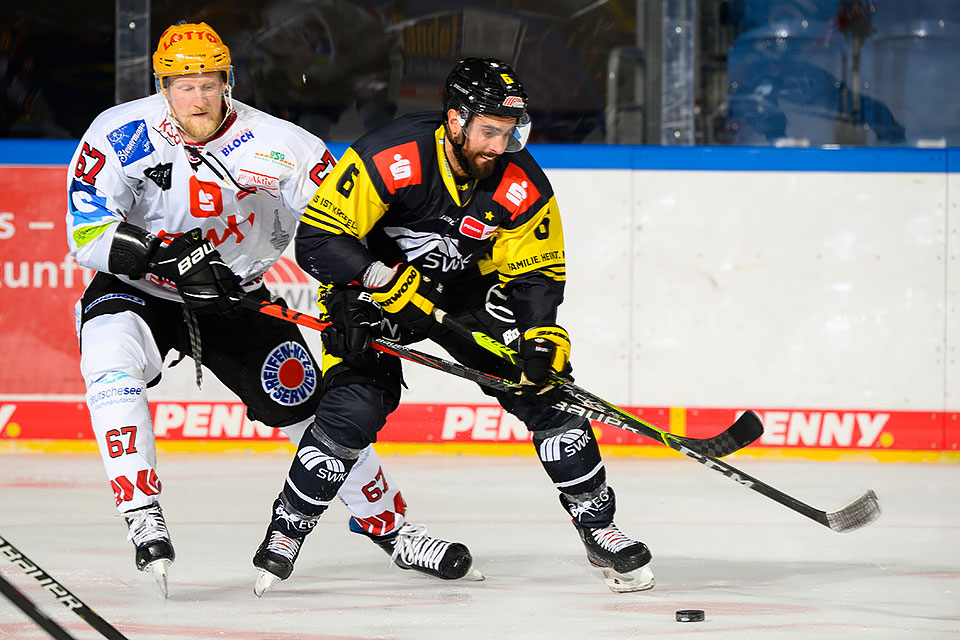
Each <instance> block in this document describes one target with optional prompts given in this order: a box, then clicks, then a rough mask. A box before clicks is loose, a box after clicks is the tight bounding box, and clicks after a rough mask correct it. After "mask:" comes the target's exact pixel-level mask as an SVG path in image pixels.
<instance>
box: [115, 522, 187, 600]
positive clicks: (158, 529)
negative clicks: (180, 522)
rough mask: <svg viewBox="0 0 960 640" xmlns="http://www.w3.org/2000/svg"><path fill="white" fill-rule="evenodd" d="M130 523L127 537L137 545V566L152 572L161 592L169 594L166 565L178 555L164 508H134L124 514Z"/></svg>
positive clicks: (165, 595) (163, 594) (164, 594)
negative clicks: (169, 531) (168, 530)
mask: <svg viewBox="0 0 960 640" xmlns="http://www.w3.org/2000/svg"><path fill="white" fill-rule="evenodd" d="M123 519H124V520H125V521H126V522H127V529H128V531H127V540H132V541H133V546H134V547H135V548H136V550H137V553H136V562H137V569H139V570H140V571H149V572H150V573H151V574H153V577H154V578H155V579H156V581H157V585H158V586H159V587H160V593H161V595H162V596H163V597H164V598H166V597H167V568H168V567H169V566H170V563H172V562H173V561H174V559H175V558H176V553H175V552H174V550H173V543H172V542H170V534H169V533H168V532H167V523H166V521H165V520H164V519H163V510H162V509H160V505H159V504H153V505H150V506H147V507H143V508H141V509H135V510H133V511H128V512H127V513H124V514H123Z"/></svg>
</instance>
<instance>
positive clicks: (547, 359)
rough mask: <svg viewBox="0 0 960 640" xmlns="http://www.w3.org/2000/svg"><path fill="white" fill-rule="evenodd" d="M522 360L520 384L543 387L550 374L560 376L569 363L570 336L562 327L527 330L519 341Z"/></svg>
mask: <svg viewBox="0 0 960 640" xmlns="http://www.w3.org/2000/svg"><path fill="white" fill-rule="evenodd" d="M520 358H521V359H522V360H523V376H522V378H521V380H520V382H521V384H528V385H535V386H538V387H541V386H543V385H544V384H546V383H548V382H549V379H550V376H551V374H558V375H559V374H562V373H564V372H565V371H566V370H567V365H568V363H569V361H570V336H569V335H567V332H566V331H565V330H564V329H563V327H558V326H555V325H553V326H549V325H548V326H544V327H534V328H532V329H527V330H526V331H525V332H524V333H523V339H522V340H521V341H520Z"/></svg>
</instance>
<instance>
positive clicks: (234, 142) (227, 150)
mask: <svg viewBox="0 0 960 640" xmlns="http://www.w3.org/2000/svg"><path fill="white" fill-rule="evenodd" d="M248 140H253V131H250V129H244V130H243V131H241V132H240V133H238V134H236V135H235V136H233V137H232V138H230V139H229V140H227V141H226V142H225V143H223V145H221V146H220V148H219V149H217V151H219V152H220V153H221V154H222V155H223V157H224V158H226V157H227V156H229V155H230V154H231V153H232V152H233V151H234V150H236V149H238V148H239V147H240V145H242V144H243V143H244V142H246V141H248Z"/></svg>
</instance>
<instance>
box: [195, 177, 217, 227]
mask: <svg viewBox="0 0 960 640" xmlns="http://www.w3.org/2000/svg"><path fill="white" fill-rule="evenodd" d="M221 213H223V194H222V192H221V191H220V185H218V184H217V183H215V182H204V181H203V180H197V177H196V176H190V215H192V216H193V217H194V218H216V217H217V216H219V215H220V214H221Z"/></svg>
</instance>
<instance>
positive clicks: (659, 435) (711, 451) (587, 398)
mask: <svg viewBox="0 0 960 640" xmlns="http://www.w3.org/2000/svg"><path fill="white" fill-rule="evenodd" d="M432 316H433V319H434V320H436V321H437V322H438V323H440V324H441V325H443V326H444V327H446V328H448V329H450V330H451V331H453V332H454V333H456V334H458V335H460V336H461V337H463V338H466V339H467V340H472V341H473V342H474V343H476V344H477V345H478V346H480V347H483V348H484V349H486V350H487V351H489V352H490V353H493V354H494V355H496V356H498V357H500V358H502V359H503V360H506V361H507V362H510V363H512V364H514V365H517V366H518V367H522V365H523V362H522V361H521V360H520V354H518V353H517V352H516V351H514V350H513V349H511V348H510V347H508V346H507V345H505V344H503V343H502V342H499V341H498V340H496V339H495V338H493V337H491V336H489V335H487V334H486V333H483V332H482V331H474V330H473V329H471V328H470V327H468V326H466V325H465V324H463V323H461V322H460V321H459V320H457V319H455V318H453V317H451V316H450V315H449V314H448V313H446V312H445V311H443V310H442V309H437V308H436V307H434V310H433V312H432ZM551 382H553V383H554V384H555V385H556V386H558V387H559V389H560V391H561V392H563V394H564V396H565V399H571V398H573V399H575V400H576V402H577V403H578V404H585V405H587V406H593V407H596V408H597V409H598V410H599V407H604V408H605V409H606V410H607V411H612V412H614V413H615V414H616V415H617V417H619V418H621V419H622V420H624V421H626V423H627V424H630V425H632V428H631V427H627V426H624V425H623V424H614V423H611V422H609V421H604V422H607V424H613V426H617V427H620V428H622V429H626V430H628V431H633V432H635V433H639V434H640V435H644V436H646V437H648V438H652V439H654V440H659V441H660V442H662V443H663V444H665V445H667V446H671V445H670V442H668V441H670V440H672V441H674V442H678V443H682V444H684V445H685V446H688V447H692V448H694V449H696V450H697V451H698V452H700V453H705V454H707V455H709V456H713V457H716V458H722V457H724V456H727V455H730V454H731V453H733V452H735V451H739V450H740V449H742V448H744V447H745V446H747V445H749V444H751V443H752V442H754V441H755V440H756V439H757V438H759V437H760V436H761V435H763V423H762V422H761V421H760V417H759V416H757V414H755V413H754V412H752V411H747V412H745V413H744V414H743V415H741V416H740V418H739V419H737V421H736V422H735V423H734V424H732V425H731V426H729V427H727V428H726V429H725V430H724V431H723V432H722V433H720V434H718V435H716V436H713V437H711V438H687V437H683V436H676V435H673V434H670V433H668V432H666V431H663V430H662V429H659V428H657V427H655V426H653V425H652V424H650V423H649V422H647V421H645V420H643V419H642V418H640V417H638V416H635V415H633V414H632V413H630V412H628V411H625V410H624V409H621V408H620V407H618V406H616V405H614V404H612V403H610V402H607V401H606V400H604V399H603V398H601V397H600V396H597V395H595V394H593V393H590V392H589V391H587V390H586V389H583V388H582V387H578V386H577V385H575V384H574V383H573V382H572V381H571V380H567V379H566V378H564V377H562V376H559V375H556V374H554V375H553V376H552V378H551ZM561 408H562V407H561Z"/></svg>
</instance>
